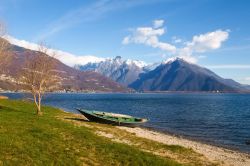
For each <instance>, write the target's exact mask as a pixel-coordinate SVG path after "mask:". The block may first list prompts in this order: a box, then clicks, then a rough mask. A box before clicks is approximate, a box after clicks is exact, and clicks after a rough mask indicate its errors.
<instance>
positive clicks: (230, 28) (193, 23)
mask: <svg viewBox="0 0 250 166" xmlns="http://www.w3.org/2000/svg"><path fill="white" fill-rule="evenodd" d="M249 9H250V1H246V0H237V1H233V0H134V1H133V0H101V1H94V0H84V1H83V0H72V1H68V0H53V1H51V0H50V1H49V0H0V19H1V20H4V21H5V22H6V24H7V26H8V31H9V34H10V35H11V36H13V37H15V38H17V39H22V40H26V41H29V42H38V41H41V40H43V41H46V42H47V43H49V44H50V45H51V46H52V47H54V48H56V49H59V50H63V51H66V52H70V53H72V54H76V55H94V56H98V57H115V56H117V55H119V56H122V57H123V58H130V59H137V60H143V61H145V62H147V63H153V62H159V61H162V60H165V59H167V58H170V57H174V56H180V55H182V56H183V54H184V53H185V54H188V56H189V58H195V61H196V63H198V64H199V65H202V66H206V67H208V68H210V69H211V70H213V71H215V72H216V73H217V74H219V75H221V76H223V77H225V78H233V79H235V80H237V81H239V82H241V83H248V84H250V32H249V30H250V21H249V18H250V10H249ZM155 20H158V21H163V22H161V25H160V26H159V27H158V28H155V27H154V21H155ZM143 28H144V29H143ZM145 28H146V29H145ZM142 30H143V31H142ZM145 30H146V34H145V33H144V32H145ZM148 30H150V31H148ZM162 30H163V31H164V33H162V32H163V31H162ZM151 31H152V32H151ZM142 33H143V35H144V36H142ZM152 33H153V34H155V33H156V35H152ZM148 34H151V36H148ZM145 35H146V38H145ZM209 36H210V38H209ZM126 37H127V38H128V40H127V42H124V39H125V38H126ZM195 37H196V38H195ZM141 38H143V40H141ZM144 39H145V40H144ZM155 39H156V40H155ZM188 43H189V44H188ZM167 44H168V45H167ZM169 45H170V46H173V47H175V48H176V50H175V51H174V50H173V49H172V50H171V49H169V47H168V46H169ZM187 47H188V52H184V53H183V50H184V48H187Z"/></svg>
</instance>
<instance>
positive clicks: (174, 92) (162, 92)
mask: <svg viewBox="0 0 250 166" xmlns="http://www.w3.org/2000/svg"><path fill="white" fill-rule="evenodd" d="M8 93H9V94H11V93H23V94H27V93H29V92H21V91H0V94H8ZM46 94H250V91H249V92H212V91H147V92H101V91H100V92H80V91H75V92H47V93H46Z"/></svg>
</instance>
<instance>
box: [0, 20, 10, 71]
mask: <svg viewBox="0 0 250 166" xmlns="http://www.w3.org/2000/svg"><path fill="white" fill-rule="evenodd" d="M6 34H7V33H6V27H5V25H4V23H2V22H0V71H2V70H4V69H5V67H6V66H7V64H8V63H9V62H10V57H11V56H10V53H11V51H10V48H11V47H10V44H9V42H8V41H7V40H5V39H4V36H5V35H6Z"/></svg>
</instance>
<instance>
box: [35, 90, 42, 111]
mask: <svg viewBox="0 0 250 166" xmlns="http://www.w3.org/2000/svg"><path fill="white" fill-rule="evenodd" d="M33 98H34V102H35V104H36V114H37V115H42V114H43V113H42V111H41V95H40V94H38V96H37V95H36V94H33Z"/></svg>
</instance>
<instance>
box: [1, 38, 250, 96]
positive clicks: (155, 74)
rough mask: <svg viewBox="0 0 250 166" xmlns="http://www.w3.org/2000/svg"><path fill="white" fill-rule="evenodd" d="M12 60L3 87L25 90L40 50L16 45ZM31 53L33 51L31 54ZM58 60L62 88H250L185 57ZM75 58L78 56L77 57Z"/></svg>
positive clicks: (233, 90)
mask: <svg viewBox="0 0 250 166" xmlns="http://www.w3.org/2000/svg"><path fill="white" fill-rule="evenodd" d="M12 51H13V54H11V55H12V56H13V57H12V63H11V64H10V65H9V67H8V70H6V72H5V73H2V74H1V75H0V90H1V89H2V90H21V87H19V86H18V71H19V70H20V68H22V66H23V65H24V62H25V59H26V57H27V55H30V54H32V53H34V52H35V51H36V50H31V49H29V48H24V47H20V46H16V45H13V42H12ZM27 52H29V53H28V54H27ZM56 53H57V54H58V55H59V57H61V58H58V59H59V60H58V59H54V58H51V60H53V61H55V62H56V63H55V64H56V70H58V71H60V75H59V76H60V82H61V85H62V86H61V90H70V91H94V92H96V91H97V92H131V91H133V90H132V89H134V90H136V91H143V92H147V91H208V92H249V91H250V87H249V86H247V85H242V84H240V83H238V82H236V81H234V80H231V79H224V78H222V77H220V76H218V75H217V74H215V73H214V72H212V71H210V70H209V69H206V68H204V67H201V66H198V65H196V64H193V63H189V62H187V61H185V60H184V59H181V58H174V59H171V60H168V61H165V62H161V63H155V64H150V65H148V64H146V63H144V62H143V61H138V60H130V59H127V60H124V59H123V58H122V57H120V56H117V57H115V58H106V59H105V58H98V57H93V56H88V57H81V58H80V60H79V64H73V63H70V64H71V66H73V67H70V66H68V65H65V64H64V63H62V62H61V61H62V60H61V59H62V57H67V56H70V57H72V56H73V55H71V54H68V53H65V52H62V51H57V52H56ZM74 58H75V57H74ZM84 58H86V60H84Z"/></svg>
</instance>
